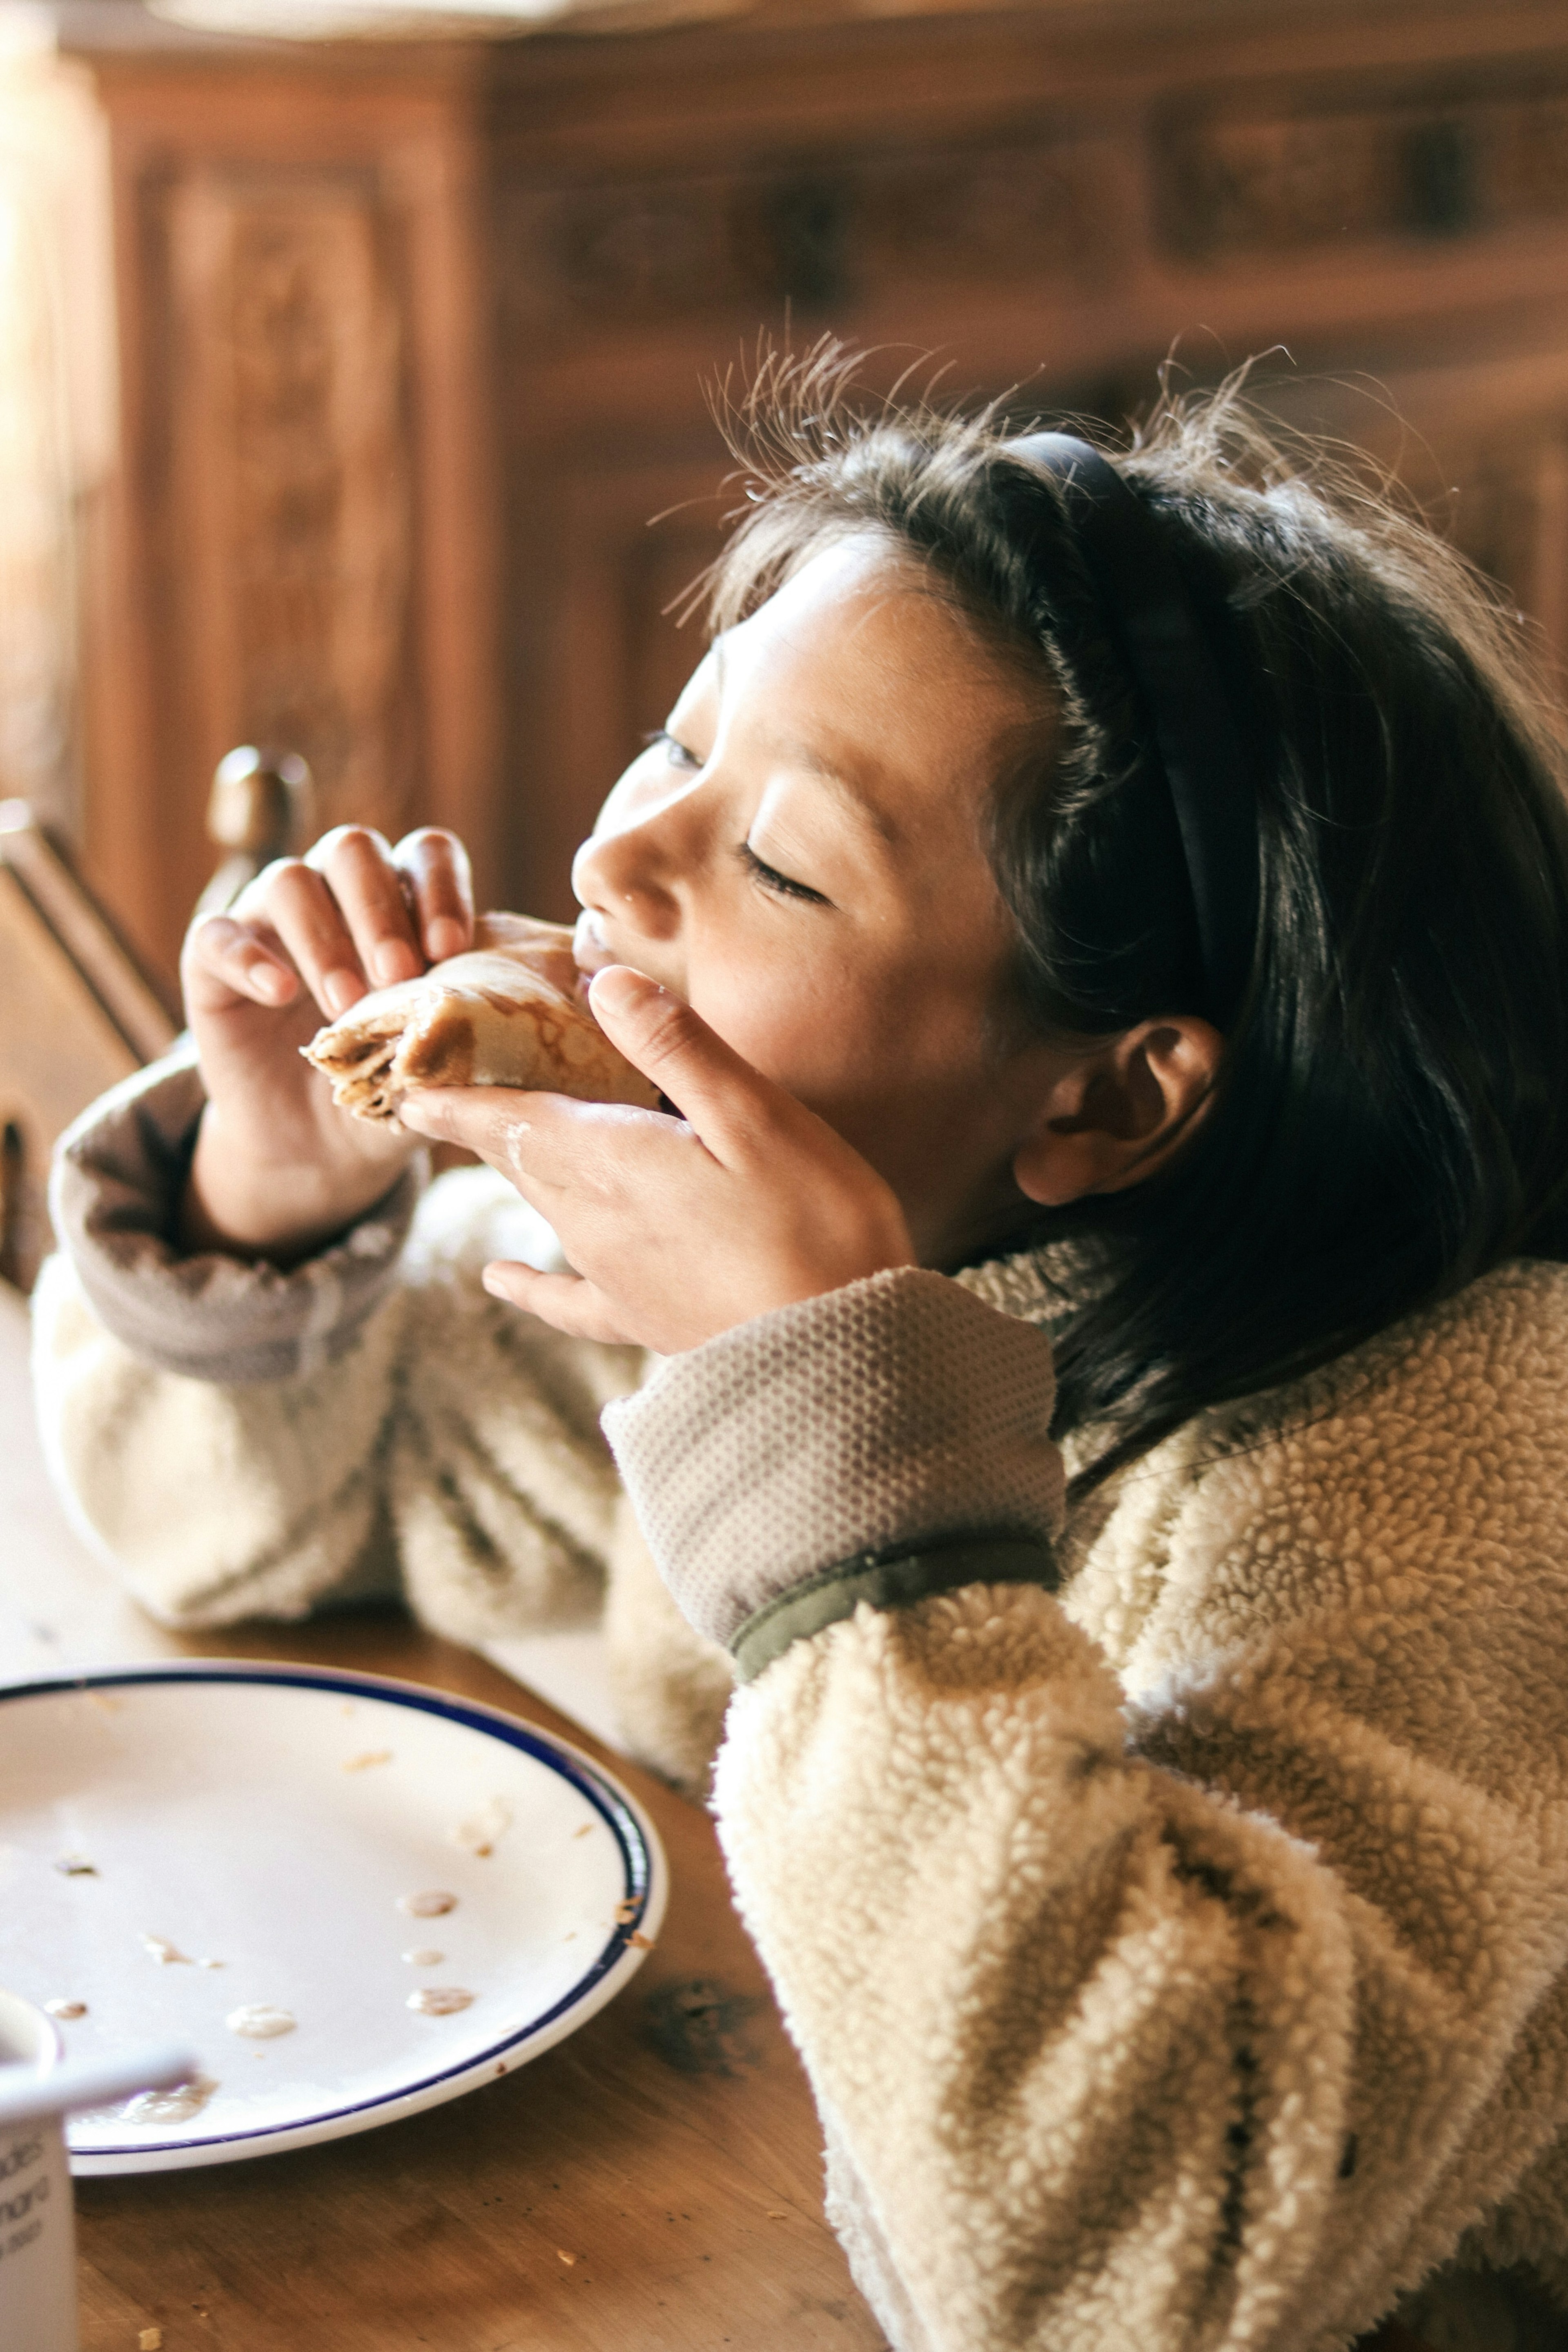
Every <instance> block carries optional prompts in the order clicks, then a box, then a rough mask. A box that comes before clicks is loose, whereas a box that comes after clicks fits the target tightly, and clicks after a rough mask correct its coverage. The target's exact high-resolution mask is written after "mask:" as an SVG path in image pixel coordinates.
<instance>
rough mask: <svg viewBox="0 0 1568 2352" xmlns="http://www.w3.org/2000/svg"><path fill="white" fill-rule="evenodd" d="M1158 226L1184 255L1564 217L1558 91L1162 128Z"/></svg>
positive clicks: (1565, 176)
mask: <svg viewBox="0 0 1568 2352" xmlns="http://www.w3.org/2000/svg"><path fill="white" fill-rule="evenodd" d="M1157 161H1158V173H1157V177H1158V181H1159V184H1160V187H1161V199H1162V200H1161V202H1160V204H1159V206H1158V216H1159V219H1160V222H1161V225H1162V231H1163V236H1165V238H1166V240H1167V241H1168V242H1169V243H1170V244H1171V245H1172V246H1173V247H1174V248H1175V249H1176V250H1178V251H1181V252H1184V253H1186V254H1188V255H1191V256H1193V257H1200V258H1204V259H1217V258H1221V257H1225V256H1226V255H1232V254H1236V255H1240V254H1247V253H1255V252H1260V251H1262V252H1298V251H1301V250H1304V249H1306V248H1310V247H1313V246H1326V245H1342V244H1343V242H1344V240H1345V239H1346V238H1347V237H1349V238H1369V237H1388V236H1419V237H1427V238H1435V237H1454V236H1466V235H1469V234H1472V233H1477V232H1481V231H1486V230H1496V229H1501V228H1508V227H1512V226H1518V225H1521V224H1525V223H1529V222H1532V221H1542V222H1547V221H1554V220H1559V219H1561V218H1562V217H1563V215H1565V214H1568V92H1563V91H1545V92H1532V93H1531V94H1530V95H1529V96H1516V97H1506V96H1499V97H1495V98H1477V99H1474V100H1461V101H1458V102H1444V101H1442V100H1436V101H1434V102H1431V103H1427V104H1425V105H1411V104H1401V105H1390V106H1388V107H1386V108H1382V109H1373V108H1365V109H1358V110H1341V111H1335V112H1327V111H1325V112H1321V113H1309V112H1304V111H1303V112H1289V113H1270V114H1256V115H1254V114H1235V113H1232V114H1226V113H1217V112H1216V113H1214V114H1209V115H1203V116H1198V117H1187V118H1185V119H1181V120H1177V121H1173V122H1171V123H1169V124H1167V125H1166V126H1165V129H1164V131H1163V133H1162V135H1161V138H1160V141H1159V152H1158V158H1157Z"/></svg>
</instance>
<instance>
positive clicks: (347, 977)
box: [321, 971, 364, 1016]
mask: <svg viewBox="0 0 1568 2352" xmlns="http://www.w3.org/2000/svg"><path fill="white" fill-rule="evenodd" d="M321 994H322V996H323V997H324V998H325V999H326V1004H327V1010H328V1012H329V1013H332V1014H333V1015H334V1016H335V1015H336V1014H338V1013H346V1012H347V1011H348V1009H349V1006H350V1005H351V1004H357V1003H359V1000H360V998H361V997H362V996H363V994H364V982H363V981H362V980H361V978H360V976H359V974H358V972H357V971H329V972H328V973H327V974H326V976H325V978H324V979H323V980H322V982H321Z"/></svg>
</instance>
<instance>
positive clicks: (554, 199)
mask: <svg viewBox="0 0 1568 2352" xmlns="http://www.w3.org/2000/svg"><path fill="white" fill-rule="evenodd" d="M505 217H506V226H507V234H506V236H504V237H503V240H502V249H503V251H504V253H505V255H506V257H507V259H506V268H507V272H508V296H509V308H510V312H511V314H512V317H513V318H514V320H516V321H517V322H518V323H519V324H520V325H526V326H529V327H535V326H537V325H540V324H542V323H547V322H552V321H559V322H561V323H562V324H563V325H571V324H574V323H575V322H576V321H578V320H582V319H584V317H587V318H589V319H591V320H592V321H593V323H595V324H601V325H613V326H626V325H635V324H638V323H641V322H643V321H647V320H668V318H670V317H671V316H681V317H692V316H696V315H700V314H703V313H711V312H721V311H724V310H738V311H740V312H742V313H743V314H746V315H747V316H748V317H749V318H754V316H755V313H756V311H757V310H758V309H759V307H761V308H763V309H764V310H772V309H775V308H777V307H778V306H780V305H782V304H783V303H784V302H785V301H789V302H791V303H792V304H794V305H795V307H797V308H804V309H805V310H811V309H812V308H815V307H817V306H821V305H825V304H829V303H837V302H843V301H846V300H850V301H852V300H854V299H856V298H857V297H858V296H859V295H860V294H861V293H863V292H864V291H866V290H875V291H877V292H881V291H882V290H883V289H885V288H888V287H890V286H896V285H898V284H899V283H900V282H907V281H908V280H909V279H910V278H921V279H922V280H925V281H931V282H936V283H942V282H963V281H973V280H975V279H983V280H991V279H1001V280H1003V281H1014V282H1018V283H1021V284H1024V285H1028V284H1030V283H1032V282H1037V281H1039V280H1042V279H1044V280H1047V281H1056V282H1058V283H1062V282H1065V283H1067V284H1068V285H1078V286H1080V287H1081V286H1082V285H1084V284H1086V283H1087V282H1088V281H1089V279H1090V278H1092V277H1093V276H1095V275H1096V274H1099V273H1101V272H1103V270H1104V269H1105V268H1106V266H1107V265H1108V263H1110V261H1111V260H1112V259H1113V257H1114V254H1115V251H1116V249H1117V247H1118V243H1119V239H1120V230H1121V205H1119V203H1118V202H1117V201H1116V200H1115V184H1114V180H1113V175H1112V172H1111V168H1110V159H1109V158H1108V156H1107V154H1106V152H1105V151H1104V149H1103V148H1102V147H1101V146H1100V145H1099V144H1097V143H1095V142H1089V141H1079V142H1068V141H1064V140H1053V141H1049V142H1040V143H1037V144H1032V145H1028V146H1017V147H1010V148H1000V149H998V148H991V149H987V150H985V151H984V152H969V151H953V152H948V153H945V154H943V153H941V152H938V153H936V154H932V155H927V156H919V157H915V156H910V155H900V154H894V155H883V156H875V157H872V158H870V159H868V160H865V161H854V160H851V159H849V158H847V157H846V156H842V155H840V156H836V157H835V158H834V159H833V160H832V161H831V163H825V164H822V165H817V166H802V167H800V168H797V169H784V168H781V169H780V170H778V171H776V172H771V173H735V174H733V175H731V176H723V177H721V176H705V177H702V178H689V179H686V178H681V179H677V178H670V179H668V180H659V181H652V182H644V183H636V184H612V185H608V186H605V185H599V186H595V187H591V188H571V189H558V190H549V191H539V190H522V189H516V190H514V191H513V192H512V193H511V194H510V199H509V200H508V202H507V204H506V207H505Z"/></svg>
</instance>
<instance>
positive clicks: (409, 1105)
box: [397, 1095, 440, 1135]
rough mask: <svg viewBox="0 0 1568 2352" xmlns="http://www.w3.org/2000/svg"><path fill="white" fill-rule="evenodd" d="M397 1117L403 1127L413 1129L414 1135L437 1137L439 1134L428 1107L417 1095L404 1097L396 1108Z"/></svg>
mask: <svg viewBox="0 0 1568 2352" xmlns="http://www.w3.org/2000/svg"><path fill="white" fill-rule="evenodd" d="M397 1116H398V1118H400V1119H401V1120H402V1121H403V1124H404V1126H405V1127H411V1128H412V1129H414V1132H415V1134H416V1135H437V1134H438V1133H439V1132H440V1129H438V1128H437V1125H436V1124H435V1122H434V1120H433V1119H432V1118H431V1115H430V1108H429V1107H428V1106H427V1105H426V1104H425V1103H423V1102H422V1101H421V1100H420V1098H419V1097H418V1096H417V1095H405V1096H404V1097H403V1100H402V1101H401V1102H400V1103H399V1104H398V1106H397Z"/></svg>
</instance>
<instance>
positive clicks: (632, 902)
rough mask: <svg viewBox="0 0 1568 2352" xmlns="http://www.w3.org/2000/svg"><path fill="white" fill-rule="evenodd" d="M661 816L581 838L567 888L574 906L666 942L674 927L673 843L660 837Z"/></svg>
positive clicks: (676, 916) (676, 912)
mask: <svg viewBox="0 0 1568 2352" xmlns="http://www.w3.org/2000/svg"><path fill="white" fill-rule="evenodd" d="M665 814H668V813H667V812H660V813H659V814H650V815H648V816H647V817H644V818H643V819H641V821H640V822H634V823H632V824H626V825H622V826H618V827H616V828H615V829H613V830H611V831H608V832H605V833H595V834H594V835H591V836H590V837H589V839H588V840H586V841H585V842H584V844H583V846H582V847H581V849H579V851H578V852H577V855H576V856H575V857H574V859H573V861H572V887H573V890H574V892H575V894H576V897H577V901H578V904H579V905H580V906H584V907H593V908H597V909H598V910H599V912H600V913H602V914H606V915H615V916H617V917H618V918H619V919H621V920H622V921H626V922H630V923H632V924H634V925H635V926H636V928H637V929H638V930H639V931H642V932H644V933H645V934H646V935H647V937H648V938H650V939H667V938H668V937H669V935H670V934H671V932H672V931H673V930H674V929H676V927H677V926H678V924H679V919H680V915H679V902H678V899H677V897H676V894H675V890H674V887H673V885H674V880H675V876H676V873H677V871H678V870H679V867H678V865H677V863H676V861H675V859H674V857H673V856H672V852H673V850H674V847H675V845H674V844H673V843H670V842H667V841H666V840H665V839H664V838H663V837H662V836H663V834H664V832H665V831H666V830H667V829H668V828H667V827H666V826H665V825H664V824H661V817H662V816H663V815H665Z"/></svg>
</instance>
